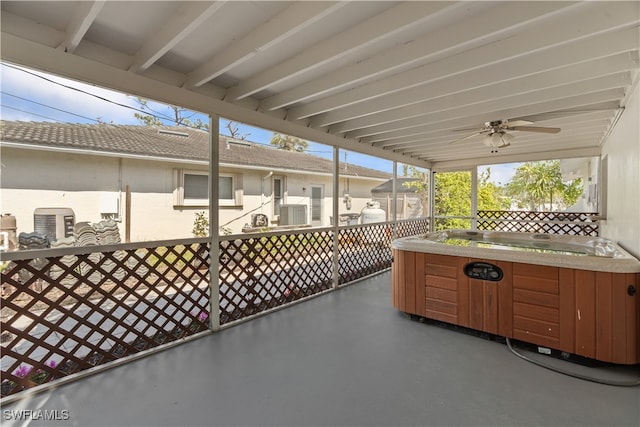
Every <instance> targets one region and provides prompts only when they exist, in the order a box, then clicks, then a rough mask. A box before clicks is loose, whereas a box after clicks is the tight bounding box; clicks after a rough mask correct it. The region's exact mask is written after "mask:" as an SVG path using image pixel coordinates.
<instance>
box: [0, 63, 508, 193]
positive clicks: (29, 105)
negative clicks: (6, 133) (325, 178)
mask: <svg viewBox="0 0 640 427" xmlns="http://www.w3.org/2000/svg"><path fill="white" fill-rule="evenodd" d="M0 87H1V90H2V91H1V93H0V101H1V105H2V107H1V110H0V117H1V118H2V119H3V120H20V121H56V122H69V123H98V122H99V121H102V122H105V123H113V124H140V122H139V121H138V120H137V119H136V118H135V116H134V113H135V112H136V109H139V108H140V105H139V104H138V103H137V101H136V98H135V97H133V96H129V95H126V94H123V93H120V92H115V91H112V90H108V89H104V88H101V87H98V86H93V85H89V84H85V83H80V82H77V81H74V80H69V79H65V78H62V77H57V76H54V75H50V74H46V73H42V72H39V71H33V70H30V69H25V68H19V67H15V66H13V65H11V64H5V63H2V66H1V67H0ZM149 106H150V107H151V108H153V110H154V111H155V112H156V113H157V115H161V116H162V115H165V116H168V117H170V116H171V114H170V111H171V110H170V109H169V107H167V106H166V105H163V104H161V103H156V102H153V101H150V102H149ZM196 117H199V118H200V119H201V120H202V121H204V122H208V120H209V119H208V117H207V116H206V115H204V114H200V113H194V117H193V118H196ZM226 123H227V121H226V120H221V122H220V133H222V134H223V135H229V132H228V130H227V129H226V127H225V125H226ZM235 124H236V126H237V127H238V130H239V134H240V135H244V136H246V139H247V140H248V141H252V142H256V143H260V144H269V141H270V140H271V138H272V136H273V131H270V130H266V129H261V128H256V127H252V126H248V125H245V124H242V123H237V122H235ZM308 152H309V153H310V154H314V155H317V156H322V157H327V158H331V157H332V155H333V151H332V149H331V147H328V146H326V145H322V144H317V143H315V142H313V141H309V149H308ZM346 159H347V161H348V162H349V163H353V164H357V165H360V166H365V167H369V168H372V169H378V170H382V171H385V172H389V173H391V172H393V162H391V161H388V160H382V159H378V158H375V157H371V156H366V155H364V154H359V153H356V152H352V151H349V152H347V155H346ZM340 160H342V161H344V160H345V151H344V150H340ZM513 169H514V168H513V165H510V164H509V165H492V166H491V178H492V181H494V182H499V183H506V182H508V181H509V179H510V177H511V176H512V175H513ZM401 170H402V168H401V165H398V173H401ZM480 170H482V169H480Z"/></svg>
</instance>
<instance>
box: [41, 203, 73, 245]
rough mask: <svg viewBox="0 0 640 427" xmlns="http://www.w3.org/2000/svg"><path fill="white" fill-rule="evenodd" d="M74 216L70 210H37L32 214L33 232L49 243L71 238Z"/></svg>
mask: <svg viewBox="0 0 640 427" xmlns="http://www.w3.org/2000/svg"><path fill="white" fill-rule="evenodd" d="M74 225H76V215H75V214H74V213H73V209H71V208H37V209H36V210H35V211H34V212H33V231H35V232H36V233H40V234H44V235H46V236H47V237H49V240H50V241H54V240H58V239H63V238H65V237H69V236H73V227H74Z"/></svg>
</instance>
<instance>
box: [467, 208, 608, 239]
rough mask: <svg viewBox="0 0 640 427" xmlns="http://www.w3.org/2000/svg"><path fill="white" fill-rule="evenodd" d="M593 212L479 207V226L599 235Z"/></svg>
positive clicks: (481, 228) (500, 229)
mask: <svg viewBox="0 0 640 427" xmlns="http://www.w3.org/2000/svg"><path fill="white" fill-rule="evenodd" d="M596 215H598V214H597V213H593V212H529V211H478V221H477V228H478V229H479V230H492V231H516V232H526V233H548V234H570V235H581V236H598V235H599V224H598V222H597V221H595V220H594V219H593V217H595V216H596Z"/></svg>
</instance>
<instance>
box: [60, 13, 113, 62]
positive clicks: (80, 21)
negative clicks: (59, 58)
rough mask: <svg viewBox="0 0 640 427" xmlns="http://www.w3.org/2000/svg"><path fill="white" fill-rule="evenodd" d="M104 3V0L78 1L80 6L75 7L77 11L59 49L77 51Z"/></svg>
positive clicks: (68, 51) (70, 51) (69, 51)
mask: <svg viewBox="0 0 640 427" xmlns="http://www.w3.org/2000/svg"><path fill="white" fill-rule="evenodd" d="M104 5H105V1H104V0H100V1H92V2H82V3H78V7H76V8H75V11H76V12H75V14H74V15H73V17H72V18H71V21H70V22H69V24H68V25H67V28H66V37H65V40H64V41H63V42H62V43H61V44H60V45H59V46H58V49H60V50H63V51H65V52H67V53H73V52H75V50H76V48H77V47H78V45H79V44H80V42H81V41H82V39H83V38H84V35H85V34H86V33H87V31H89V27H91V24H93V21H95V19H96V17H97V16H98V14H99V13H100V11H101V10H102V8H103V7H104Z"/></svg>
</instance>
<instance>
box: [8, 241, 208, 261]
mask: <svg viewBox="0 0 640 427" xmlns="http://www.w3.org/2000/svg"><path fill="white" fill-rule="evenodd" d="M209 240H210V238H208V237H192V238H185V239H172V240H153V241H146V242H133V243H117V244H112V245H92V246H68V247H62V248H46V249H26V250H20V251H14V252H2V253H0V261H20V260H25V259H33V258H52V257H58V256H65V255H86V254H92V253H97V252H115V251H126V250H132V249H143V248H157V247H161V246H176V245H191V244H193V243H208V242H209Z"/></svg>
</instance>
